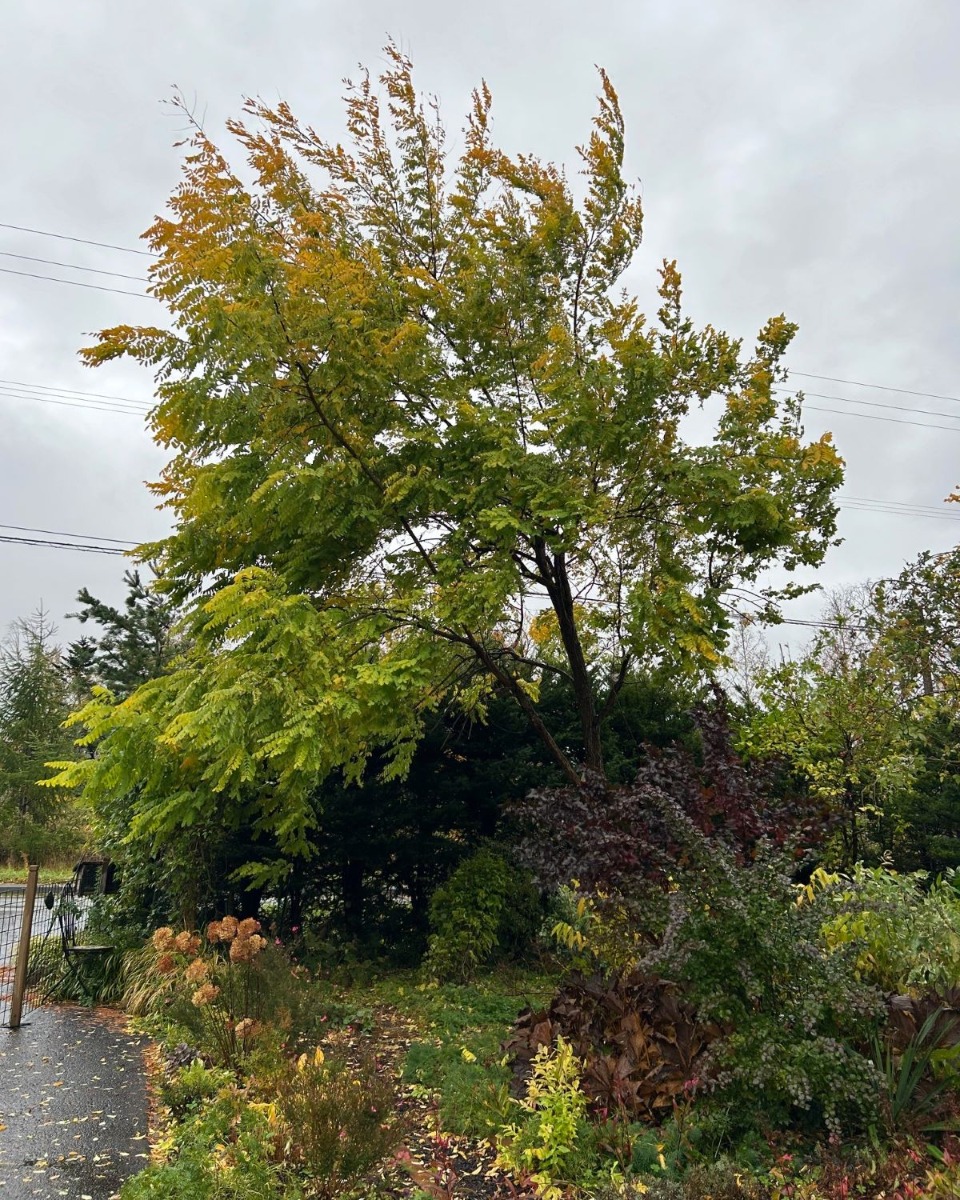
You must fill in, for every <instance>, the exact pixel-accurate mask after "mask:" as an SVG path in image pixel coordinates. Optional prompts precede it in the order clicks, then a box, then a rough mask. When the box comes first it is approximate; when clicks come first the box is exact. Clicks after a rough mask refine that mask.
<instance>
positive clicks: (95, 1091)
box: [0, 1007, 148, 1200]
mask: <svg viewBox="0 0 960 1200" xmlns="http://www.w3.org/2000/svg"><path fill="white" fill-rule="evenodd" d="M147 1160H148V1148H147V1091H146V1077H145V1073H144V1066H143V1041H142V1039H139V1038H134V1037H131V1036H130V1035H129V1033H127V1032H126V1029H125V1025H124V1021H123V1019H122V1017H120V1016H119V1015H118V1014H115V1013H107V1012H105V1011H104V1010H102V1009H99V1010H93V1011H91V1010H90V1009H85V1008H68V1007H48V1008H43V1009H39V1010H37V1011H36V1012H32V1013H30V1015H29V1018H28V1021H27V1022H25V1023H24V1025H23V1026H22V1027H21V1028H20V1029H18V1030H15V1031H14V1030H9V1029H0V1200H28V1198H29V1200H52V1198H54V1197H57V1198H58V1200H59V1198H60V1197H69V1198H70V1200H112V1198H113V1197H115V1196H116V1194H117V1190H118V1188H119V1187H120V1185H121V1183H122V1182H123V1180H124V1179H125V1178H126V1177H127V1176H128V1175H132V1174H133V1173H134V1172H135V1171H138V1170H140V1169H141V1168H142V1167H143V1166H145V1165H146V1163H147Z"/></svg>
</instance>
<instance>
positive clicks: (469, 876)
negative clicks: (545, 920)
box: [424, 847, 542, 981]
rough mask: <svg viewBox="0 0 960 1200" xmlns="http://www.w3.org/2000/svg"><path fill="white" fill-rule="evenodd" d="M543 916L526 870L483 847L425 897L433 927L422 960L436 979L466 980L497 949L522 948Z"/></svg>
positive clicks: (517, 950) (506, 953)
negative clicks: (424, 956) (428, 904)
mask: <svg viewBox="0 0 960 1200" xmlns="http://www.w3.org/2000/svg"><path fill="white" fill-rule="evenodd" d="M541 919H542V906H541V904H540V898H539V895H538V893H537V891H536V888H535V887H534V886H533V883H532V881H531V879H530V878H529V876H528V875H527V874H526V873H525V872H523V871H520V870H518V868H516V867H514V866H513V865H512V864H510V863H508V862H507V860H506V859H505V858H504V857H503V856H502V855H500V854H498V853H497V852H496V851H495V850H493V849H491V848H489V847H484V848H483V849H481V850H478V851H477V853H476V854H473V855H471V856H470V857H469V858H467V859H464V861H463V862H462V863H461V864H460V866H459V867H457V869H456V871H454V873H453V874H452V875H451V876H450V878H449V879H448V880H447V882H446V883H445V884H443V885H442V886H441V887H439V888H438V889H437V890H436V891H435V892H434V894H433V897H432V898H431V901H430V925H431V928H432V930H433V932H432V933H431V935H430V941H429V945H428V950H427V956H426V959H425V960H424V967H425V969H426V971H427V972H428V974H430V975H431V976H433V977H434V978H436V979H441V980H451V981H466V980H468V979H470V978H471V976H472V975H473V974H474V972H475V971H476V969H477V968H478V967H479V966H481V965H482V964H484V963H487V962H490V961H491V960H492V959H493V958H494V957H495V956H497V954H498V953H499V955H500V956H502V957H507V956H511V955H512V956H514V957H517V956H520V955H522V954H523V953H525V952H527V951H528V950H529V948H530V945H531V943H532V942H533V940H534V937H535V936H536V933H537V930H538V928H539V925H540V921H541Z"/></svg>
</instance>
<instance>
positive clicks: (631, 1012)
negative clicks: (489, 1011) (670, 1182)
mask: <svg viewBox="0 0 960 1200" xmlns="http://www.w3.org/2000/svg"><path fill="white" fill-rule="evenodd" d="M718 1034H719V1029H717V1028H716V1027H710V1026H707V1025H705V1024H702V1023H701V1022H699V1021H698V1020H697V1018H696V1014H695V1012H694V1010H693V1007H692V1005H691V1004H689V1003H688V1002H685V1001H684V999H683V997H682V996H681V995H680V994H679V993H678V989H677V987H676V985H675V984H672V983H669V982H667V981H666V980H663V979H656V978H652V977H650V976H646V975H643V974H641V973H640V972H639V971H634V972H630V973H624V974H620V975H616V976H614V977H613V978H612V979H609V978H605V977H603V976H600V975H594V976H592V977H591V978H589V979H585V978H583V977H582V976H574V977H573V978H572V979H570V980H568V981H567V982H566V983H565V984H564V986H563V987H562V988H561V989H560V991H559V992H558V993H557V995H556V996H555V998H554V999H553V1001H552V1002H551V1004H550V1006H549V1008H547V1009H544V1010H542V1011H540V1012H532V1011H531V1010H529V1009H528V1010H527V1011H526V1012H524V1013H521V1015H520V1017H519V1018H518V1019H517V1022H516V1025H515V1030H514V1033H513V1036H512V1037H511V1038H510V1040H509V1041H508V1042H507V1044H506V1049H507V1051H508V1052H509V1053H510V1054H511V1056H512V1059H513V1064H514V1071H515V1073H516V1074H517V1076H518V1078H519V1079H521V1080H522V1079H524V1078H526V1077H527V1076H528V1074H529V1070H530V1066H531V1063H535V1062H536V1061H537V1055H539V1054H541V1053H542V1048H543V1047H545V1046H547V1047H549V1046H551V1045H559V1044H560V1042H561V1041H562V1042H564V1044H568V1045H570V1046H571V1047H572V1050H573V1052H574V1053H575V1054H576V1055H578V1056H579V1059H580V1061H581V1064H582V1073H581V1086H582V1088H583V1090H584V1092H585V1093H586V1094H587V1095H588V1096H589V1098H590V1099H591V1100H592V1101H593V1103H594V1106H595V1107H596V1108H597V1109H598V1110H600V1111H603V1112H607V1113H615V1114H617V1115H618V1116H628V1117H629V1118H630V1119H637V1118H640V1119H642V1120H647V1121H657V1120H658V1119H662V1118H663V1116H664V1115H665V1114H669V1113H670V1112H671V1111H672V1108H673V1105H674V1102H675V1101H676V1100H678V1099H681V1100H682V1099H683V1097H684V1094H685V1088H686V1089H688V1090H689V1087H690V1082H691V1080H692V1079H695V1078H696V1077H697V1076H698V1074H700V1073H701V1070H702V1068H701V1067H700V1066H699V1064H700V1062H701V1061H702V1058H703V1054H704V1051H705V1050H706V1048H707V1047H708V1046H709V1044H710V1042H711V1041H713V1040H714V1039H715V1038H716V1037H717V1036H718Z"/></svg>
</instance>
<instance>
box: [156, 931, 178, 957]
mask: <svg viewBox="0 0 960 1200" xmlns="http://www.w3.org/2000/svg"><path fill="white" fill-rule="evenodd" d="M150 941H151V942H152V943H153V948H154V950H159V951H160V952H161V953H164V952H166V951H168V950H172V949H173V948H174V947H175V946H176V938H175V937H174V936H173V930H172V929H171V928H170V926H169V925H163V926H162V927H161V928H160V929H155V930H154V933H153V937H152V938H151V939H150Z"/></svg>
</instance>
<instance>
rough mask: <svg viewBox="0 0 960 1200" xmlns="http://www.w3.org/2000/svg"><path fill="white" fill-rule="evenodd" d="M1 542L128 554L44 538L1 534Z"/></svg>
mask: <svg viewBox="0 0 960 1200" xmlns="http://www.w3.org/2000/svg"><path fill="white" fill-rule="evenodd" d="M0 542H6V543H9V544H10V545H15V546H45V547H47V548H49V549H51V550H80V551H81V552H82V553H84V554H126V553H127V551H126V550H121V549H120V547H119V546H99V545H93V544H85V543H82V542H59V541H57V542H54V541H46V540H44V539H43V538H30V537H15V536H14V535H13V534H0Z"/></svg>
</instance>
